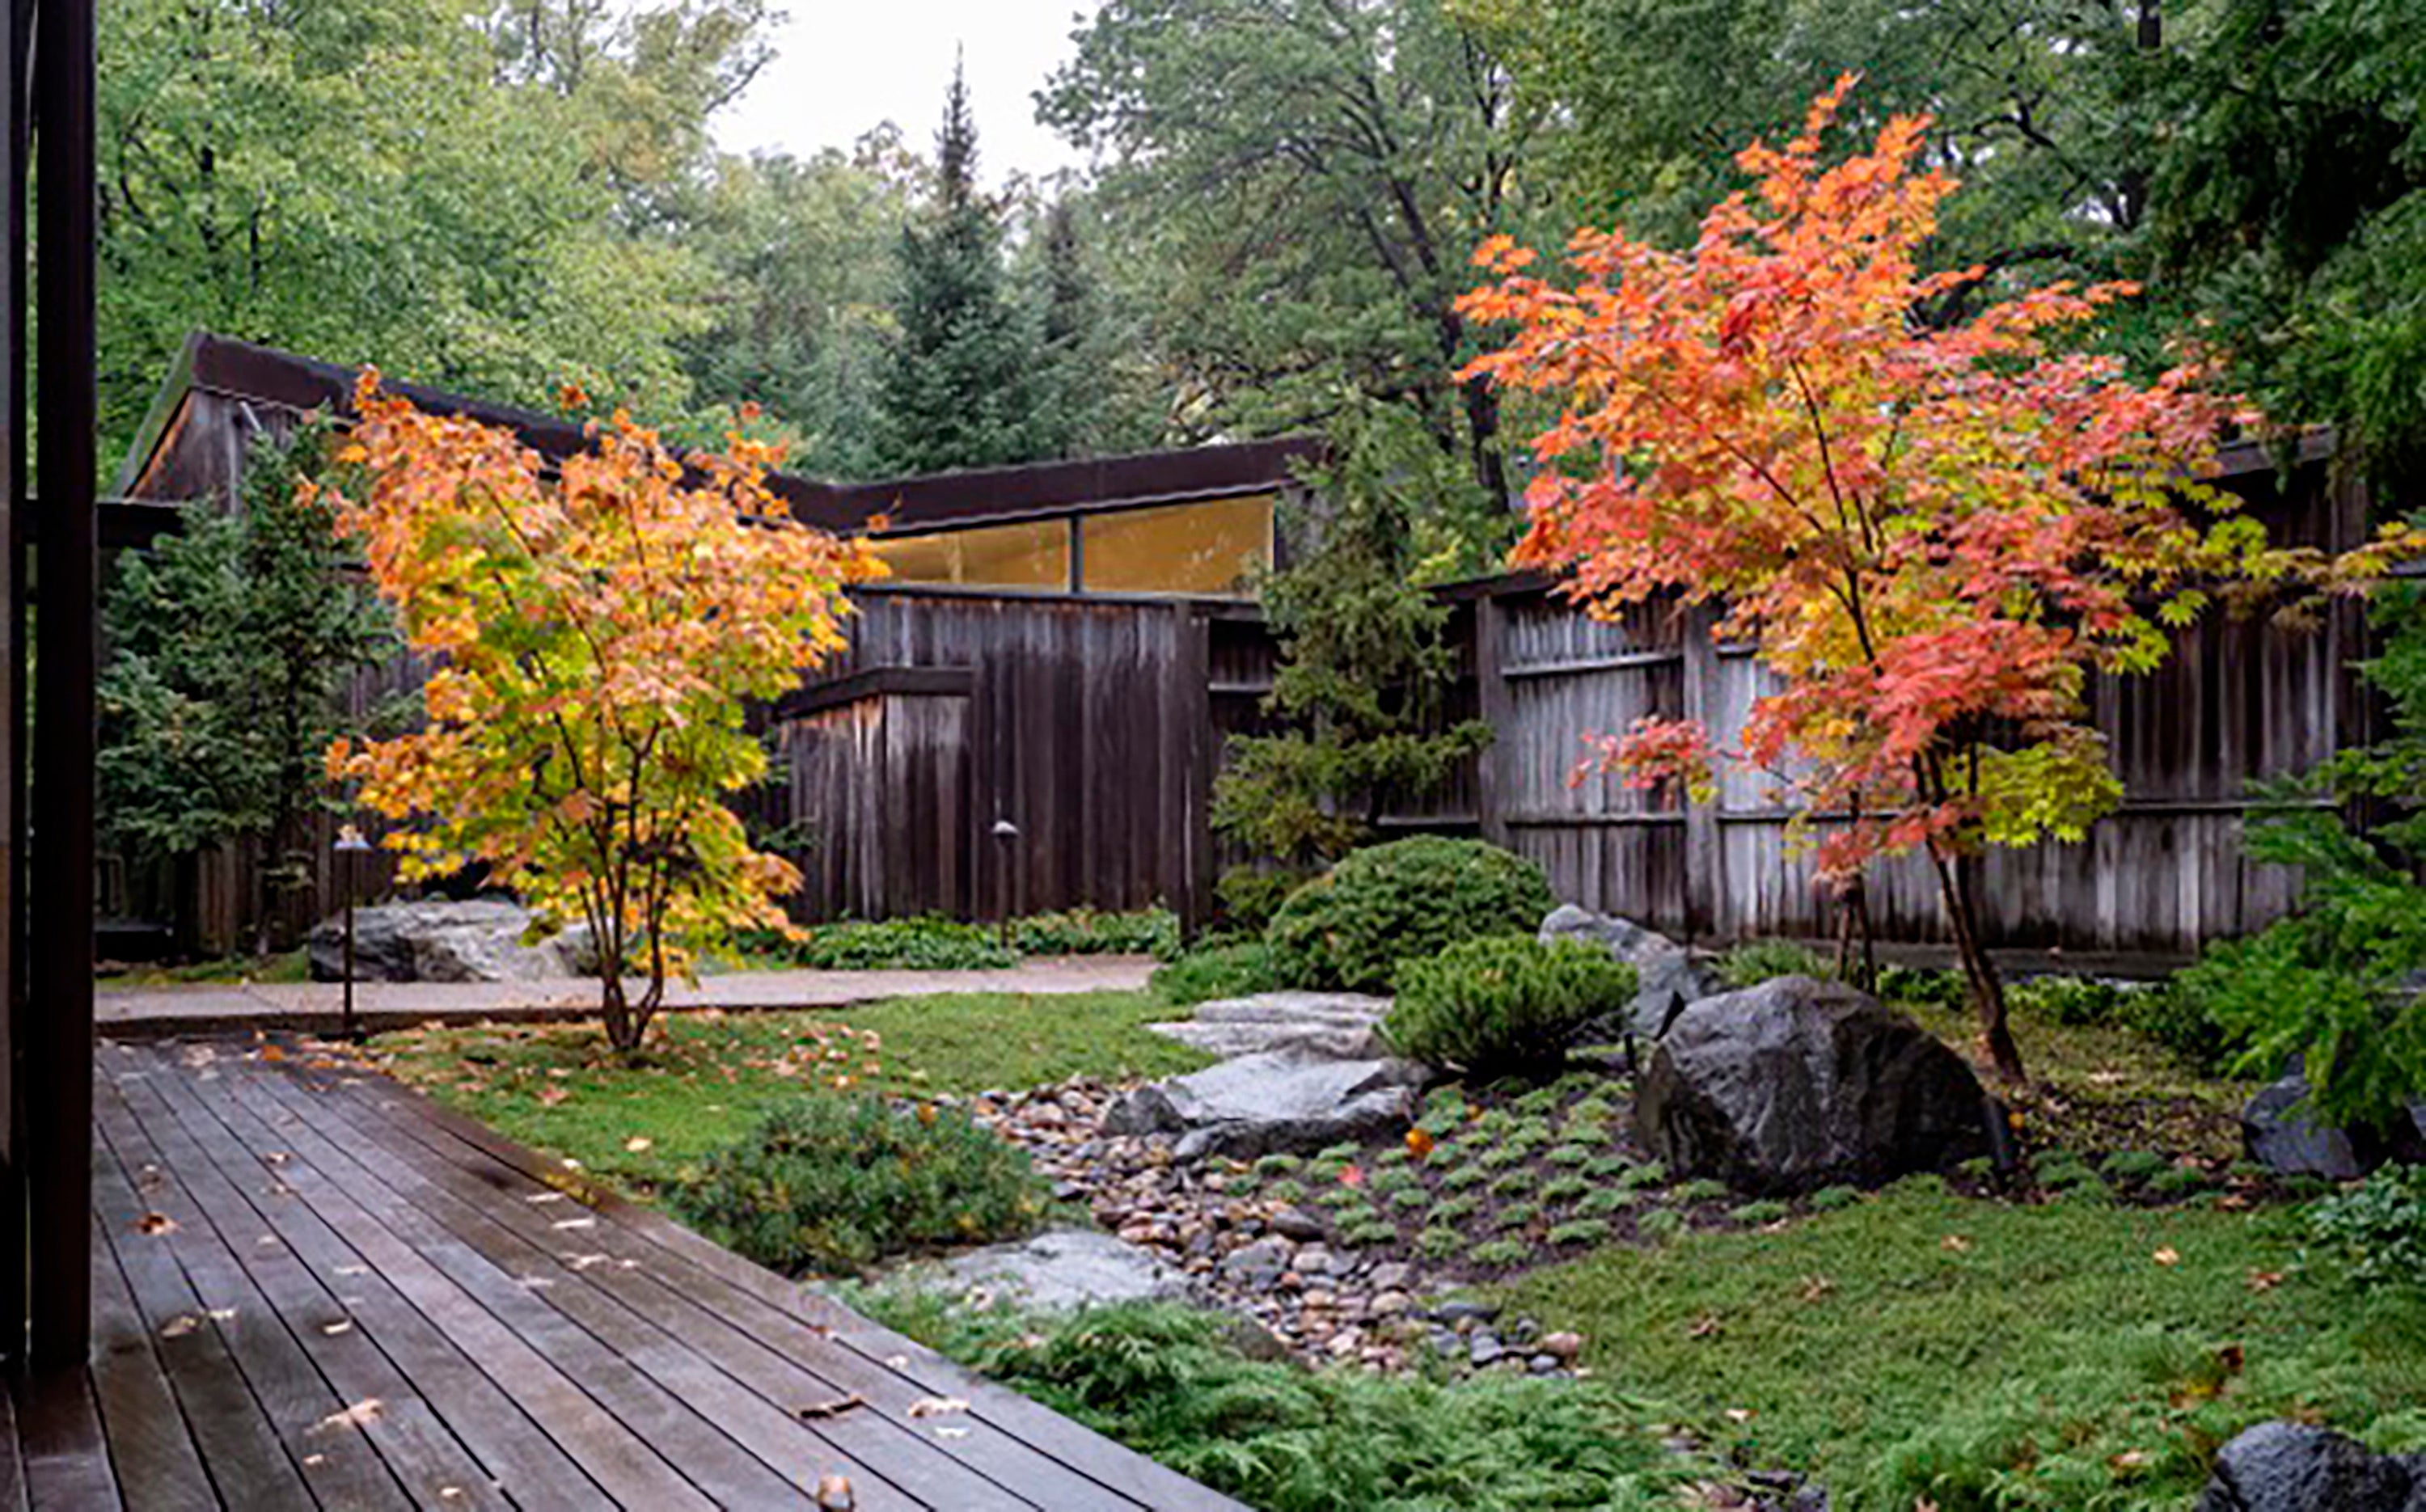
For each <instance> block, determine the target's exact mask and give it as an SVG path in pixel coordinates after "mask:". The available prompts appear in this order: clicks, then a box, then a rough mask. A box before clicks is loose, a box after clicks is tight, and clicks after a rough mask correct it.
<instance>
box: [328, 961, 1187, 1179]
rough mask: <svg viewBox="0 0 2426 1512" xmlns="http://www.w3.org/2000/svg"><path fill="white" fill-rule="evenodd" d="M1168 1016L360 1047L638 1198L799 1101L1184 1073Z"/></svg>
mask: <svg viewBox="0 0 2426 1512" xmlns="http://www.w3.org/2000/svg"><path fill="white" fill-rule="evenodd" d="M1169 1013H1170V1009H1169V1008H1168V1007H1167V1006H1166V1005H1164V1004H1163V1003H1162V1002H1160V1001H1159V1000H1157V999H1156V998H1155V997H1153V996H1152V995H1150V994H1147V993H1142V992H1088V993H1077V994H1070V995H1063V996H1033V997H1031V996H1025V995H1013V994H1009V993H967V994H957V995H947V996H941V997H930V998H900V999H895V1000H892V1001H890V1002H885V1003H878V1004H868V1005H856V1006H851V1007H847V1008H837V1009H833V1010H831V1011H825V1010H820V1011H818V1012H816V1013H747V1014H740V1013H736V1014H727V1013H721V1012H718V1011H716V1010H712V1009H711V1010H705V1011H702V1012H694V1013H679V1014H671V1015H668V1016H667V1017H665V1018H664V1019H663V1020H662V1021H661V1022H660V1023H659V1024H658V1026H657V1029H656V1031H655V1033H654V1034H653V1035H652V1036H651V1037H650V1038H649V1039H648V1041H647V1042H646V1044H645V1046H644V1050H643V1054H641V1055H640V1057H639V1059H638V1060H635V1061H628V1062H627V1061H626V1060H625V1059H624V1058H623V1057H622V1056H620V1055H616V1054H607V1053H606V1052H605V1051H604V1050H602V1048H601V1046H600V1045H599V1043H598V1038H597V1035H596V1031H595V1029H594V1027H590V1026H585V1025H580V1024H488V1025H481V1026H478V1027H473V1028H457V1029H448V1028H437V1027H428V1028H417V1029H410V1030H401V1031H398V1032H396V1033H392V1034H386V1035H381V1036H379V1037H376V1038H375V1039H373V1040H372V1041H371V1042H370V1044H369V1046H368V1047H367V1054H368V1058H369V1059H370V1061H371V1063H372V1064H374V1065H376V1066H378V1067H380V1068H381V1069H382V1070H387V1071H389V1072H391V1073H392V1074H394V1075H396V1077H398V1078H399V1079H401V1080H403V1081H404V1082H405V1083H407V1084H408V1085H410V1086H417V1087H420V1088H421V1089H422V1090H424V1091H426V1092H429V1094H430V1095H431V1096H433V1097H435V1098H437V1099H438V1100H439V1101H440V1102H445V1103H446V1104H448V1105H449V1106H452V1107H455V1108H458V1109H460V1110H461V1111H462V1112H464V1113H466V1114H468V1115H470V1116H471V1117H473V1118H478V1119H479V1120H480V1121H482V1122H483V1123H486V1124H488V1125H489V1126H491V1127H492V1128H493V1129H495V1130H497V1131H498V1132H499V1133H501V1134H505V1135H507V1136H508V1137H509V1138H512V1139H516V1140H519V1141H521V1142H522V1143H524V1144H527V1145H529V1146H531V1147H533V1148H534V1149H538V1150H548V1151H551V1152H553V1153H555V1154H558V1155H560V1156H564V1157H567V1158H568V1159H571V1160H573V1161H575V1162H578V1163H579V1167H580V1168H581V1169H582V1170H583V1171H585V1172H586V1173H588V1174H590V1175H592V1176H595V1177H599V1178H602V1179H604V1180H606V1181H608V1182H613V1183H615V1184H616V1185H619V1186H621V1187H623V1188H624V1189H626V1190H628V1191H630V1192H632V1193H634V1194H635V1195H638V1196H641V1197H650V1196H654V1195H655V1194H657V1193H659V1192H662V1191H664V1190H666V1189H669V1188H671V1187H672V1186H673V1185H676V1184H678V1183H679V1182H682V1181H684V1180H685V1179H686V1178H687V1177H688V1176H691V1175H695V1174H696V1173H697V1172H698V1170H699V1169H700V1167H701V1165H702V1163H703V1162H704V1159H705V1158H706V1157H707V1155H708V1154H709V1153H710V1152H711V1151H713V1150H718V1149H720V1148H722V1147H724V1146H727V1145H729V1144H731V1143H733V1142H734V1141H736V1140H738V1139H740V1138H741V1137H743V1136H744V1135H745V1134H748V1133H749V1131H750V1130H751V1129H752V1128H753V1127H754V1126H755V1125H756V1124H757V1122H758V1121H759V1119H761V1118H764V1117H766V1116H767V1115H768V1113H769V1112H771V1111H772V1110H774V1109H776V1108H778V1107H781V1106H784V1105H785V1104H788V1103H790V1102H795V1101H798V1100H799V1099H801V1098H803V1097H807V1096H820V1095H831V1094H848V1093H851V1092H858V1091H872V1092H878V1093H882V1094H885V1095H889V1096H893V1097H897V1098H903V1099H909V1100H912V1101H921V1100H925V1099H929V1098H932V1097H934V1096H937V1095H939V1094H942V1095H950V1096H966V1095H968V1094H971V1093H974V1092H978V1091H983V1090H986V1089H988V1088H994V1087H1020V1086H1041V1085H1043V1084H1044V1083H1048V1082H1058V1081H1062V1080H1066V1079H1068V1078H1070V1077H1074V1076H1099V1077H1104V1078H1120V1077H1126V1076H1165V1075H1171V1074H1173V1073H1176V1072H1179V1071H1186V1070H1195V1069H1196V1068H1198V1067H1200V1066H1202V1065H1204V1064H1205V1056H1204V1055H1202V1054H1198V1053H1197V1052H1195V1051H1193V1050H1189V1048H1188V1047H1186V1046H1184V1045H1181V1044H1178V1043H1176V1042H1175V1041H1173V1040H1170V1039H1166V1038H1164V1037H1161V1036H1160V1035H1155V1034H1149V1033H1147V1032H1146V1031H1145V1029H1144V1027H1143V1026H1144V1025H1145V1024H1147V1023H1151V1022H1154V1021H1156V1020H1158V1019H1162V1018H1166V1017H1168V1016H1169Z"/></svg>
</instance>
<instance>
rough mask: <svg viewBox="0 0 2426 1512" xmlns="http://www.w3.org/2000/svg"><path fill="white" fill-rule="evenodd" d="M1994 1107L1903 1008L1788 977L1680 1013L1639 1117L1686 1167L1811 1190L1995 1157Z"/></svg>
mask: <svg viewBox="0 0 2426 1512" xmlns="http://www.w3.org/2000/svg"><path fill="white" fill-rule="evenodd" d="M1992 1106H1993V1105H1992V1104H1991V1102H1990V1101H1989V1099H1988V1097H1987V1095H1986V1094H1985V1093H1984V1092H1983V1091H1982V1090H1981V1086H1980V1082H1979V1078H1978V1077H1976V1076H1974V1075H1973V1074H1972V1072H1971V1068H1970V1066H1969V1065H1968V1064H1966V1063H1965V1061H1964V1059H1963V1057H1962V1056H1960V1055H1958V1054H1955V1053H1954V1052H1953V1051H1951V1050H1949V1049H1948V1048H1947V1047H1946V1046H1945V1045H1943V1044H1941V1043H1940V1042H1939V1041H1938V1040H1937V1039H1936V1038H1934V1037H1932V1036H1931V1035H1930V1034H1929V1033H1928V1032H1927V1031H1925V1030H1923V1029H1922V1028H1921V1027H1920V1026H1919V1025H1917V1024H1916V1023H1914V1022H1913V1021H1911V1020H1909V1019H1907V1018H1905V1017H1904V1016H1903V1015H1901V1014H1900V1013H1896V1012H1893V1011H1891V1010H1890V1009H1888V1008H1886V1007H1884V1006H1883V1005H1880V1004H1879V1003H1878V1002H1877V1001H1876V1000H1875V999H1873V998H1870V997H1868V996H1867V995H1865V994H1863V993H1861V992H1858V991H1856V990H1854V989H1852V988H1850V987H1846V986H1843V985H1842V984H1839V983H1834V982H1820V981H1815V980H1813V979H1812V978H1810V977H1807V976H1781V977H1777V978H1775V979H1773V980H1771V981H1767V982H1763V983H1761V984H1760V985H1759V986H1757V987H1750V988H1745V989H1742V990H1740V991H1736V992H1727V993H1722V994H1721V995H1720V996H1717V997H1712V998H1705V999H1703V1000H1702V1001H1701V1002H1699V1003H1696V1004H1693V1005H1691V1006H1690V1007H1688V1008H1686V1009H1685V1011H1684V1012H1682V1013H1681V1014H1679V1015H1677V1017H1676V1021H1675V1022H1674V1024H1673V1025H1671V1026H1670V1028H1669V1031H1668V1034H1667V1036H1666V1037H1664V1038H1662V1039H1661V1040H1660V1041H1659V1043H1658V1046H1657V1047H1656V1048H1655V1049H1654V1050H1653V1051H1652V1054H1651V1061H1650V1065H1649V1067H1648V1069H1647V1070H1645V1072H1644V1075H1643V1079H1642V1094H1641V1097H1640V1099H1639V1100H1638V1102H1637V1104H1636V1109H1635V1117H1636V1119H1637V1123H1638V1126H1639V1127H1640V1128H1641V1130H1642V1134H1643V1137H1644V1139H1645V1140H1646V1141H1647V1142H1648V1143H1649V1144H1650V1146H1651V1149H1652V1151H1653V1153H1655V1154H1657V1155H1658V1157H1659V1158H1660V1159H1661V1160H1663V1161H1665V1162H1667V1164H1668V1166H1669V1168H1670V1169H1671V1170H1673V1171H1676V1172H1678V1173H1680V1174H1685V1175H1692V1176H1716V1177H1719V1178H1721V1179H1722V1180H1724V1181H1725V1182H1727V1183H1728V1184H1730V1185H1732V1186H1736V1187H1739V1188H1740V1189H1743V1190H1746V1191H1752V1192H1803V1191H1809V1190H1811V1189H1813V1188H1815V1187H1820V1186H1826V1185H1831V1184H1834V1183H1836V1182H1871V1183H1875V1182H1880V1181H1884V1180H1887V1179H1890V1178H1893V1177H1896V1176H1900V1175H1902V1174H1904V1173H1906V1172H1910V1171H1916V1170H1928V1169H1935V1168H1939V1167H1942V1166H1951V1165H1953V1164H1955V1163H1957V1162H1959V1161H1962V1160H1964V1159H1965V1158H1967V1157H1970V1156H1974V1155H1982V1154H1987V1153H1989V1152H1990V1144H1989V1135H1988V1119H1989V1118H1990V1117H1991V1116H1992Z"/></svg>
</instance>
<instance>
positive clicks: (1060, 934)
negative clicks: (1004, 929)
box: [1011, 909, 1179, 960]
mask: <svg viewBox="0 0 2426 1512" xmlns="http://www.w3.org/2000/svg"><path fill="white" fill-rule="evenodd" d="M1011 948H1012V949H1013V950H1016V951H1018V952H1019V953H1020V954H1021V955H1023V956H1152V957H1155V958H1156V959H1157V960H1171V959H1173V957H1176V956H1177V955H1178V954H1179V916H1178V915H1177V914H1174V913H1173V912H1172V911H1171V910H1170V909H1139V910H1137V911H1135V912H1130V913H1108V912H1105V911H1104V910H1102V909H1066V910H1063V911H1061V912H1059V913H1031V914H1029V915H1028V916H1027V917H1026V918H1024V919H1013V920H1012V921H1011Z"/></svg>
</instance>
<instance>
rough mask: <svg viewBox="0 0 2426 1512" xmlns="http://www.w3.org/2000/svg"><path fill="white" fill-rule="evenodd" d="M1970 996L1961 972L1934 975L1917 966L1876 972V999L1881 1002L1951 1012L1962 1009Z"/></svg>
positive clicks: (1935, 973) (1887, 968)
mask: <svg viewBox="0 0 2426 1512" xmlns="http://www.w3.org/2000/svg"><path fill="white" fill-rule="evenodd" d="M1969 992H1970V989H1969V988H1968V987H1966V986H1965V984H1964V981H1963V973H1961V972H1949V971H1933V970H1930V969H1928V968H1926V967H1920V966H1883V967H1881V968H1880V969H1879V997H1880V998H1881V1000H1883V1001H1884V1002H1888V1003H1914V1004H1920V1005H1927V1006H1932V1007H1940V1008H1953V1007H1960V1006H1962V1005H1963V1004H1964V1002H1965V1000H1966V999H1967V997H1968V995H1969Z"/></svg>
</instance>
